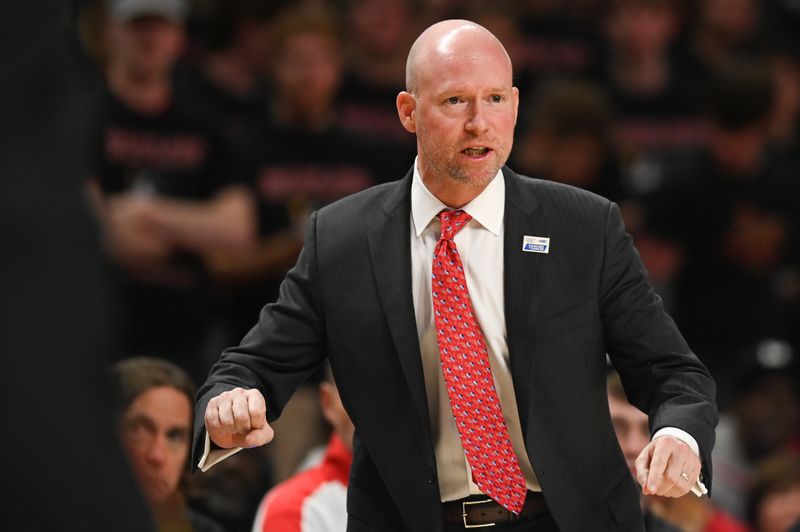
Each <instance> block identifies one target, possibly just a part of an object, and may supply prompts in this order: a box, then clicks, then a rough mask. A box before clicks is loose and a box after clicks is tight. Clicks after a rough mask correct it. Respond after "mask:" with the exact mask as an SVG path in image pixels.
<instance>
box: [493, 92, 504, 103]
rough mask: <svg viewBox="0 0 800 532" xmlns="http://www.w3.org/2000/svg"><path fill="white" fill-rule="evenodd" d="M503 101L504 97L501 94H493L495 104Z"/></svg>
mask: <svg viewBox="0 0 800 532" xmlns="http://www.w3.org/2000/svg"><path fill="white" fill-rule="evenodd" d="M502 101H503V97H502V96H500V95H499V94H492V102H493V103H500V102H502Z"/></svg>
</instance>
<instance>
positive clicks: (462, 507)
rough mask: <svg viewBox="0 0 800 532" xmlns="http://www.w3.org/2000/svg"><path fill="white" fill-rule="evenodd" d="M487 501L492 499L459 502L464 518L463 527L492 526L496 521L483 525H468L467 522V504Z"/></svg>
mask: <svg viewBox="0 0 800 532" xmlns="http://www.w3.org/2000/svg"><path fill="white" fill-rule="evenodd" d="M487 502H493V501H492V499H486V500H483V501H464V502H462V503H461V517H462V518H463V519H464V528H484V527H487V526H494V525H496V524H497V523H485V524H483V525H470V524H468V523H467V505H473V504H486V503H487Z"/></svg>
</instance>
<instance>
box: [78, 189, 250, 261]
mask: <svg viewBox="0 0 800 532" xmlns="http://www.w3.org/2000/svg"><path fill="white" fill-rule="evenodd" d="M87 191H88V195H89V202H90V204H91V206H92V210H93V211H94V213H95V215H96V216H97V218H98V220H99V221H100V222H101V225H102V227H103V230H104V235H105V241H106V247H107V249H108V251H109V253H110V255H111V256H112V257H114V258H115V259H116V260H117V262H119V263H120V264H121V265H122V266H123V267H125V268H126V269H129V270H133V271H141V270H146V269H152V268H158V267H160V266H161V265H163V263H164V262H165V261H166V260H167V259H168V258H169V256H170V255H171V254H172V253H173V252H174V251H177V250H183V251H192V252H194V253H197V254H199V255H201V256H203V257H206V258H209V257H213V256H215V255H221V254H224V253H240V252H244V251H248V250H250V249H251V248H252V247H253V244H254V242H255V232H256V216H255V207H254V205H253V199H252V197H251V194H250V192H249V191H248V189H247V188H246V187H244V186H243V185H230V186H227V187H225V188H223V189H221V190H220V191H219V192H218V193H217V194H216V195H215V196H214V197H213V198H211V199H209V200H186V199H174V198H165V197H158V196H152V195H142V194H138V193H135V192H126V193H121V194H113V195H103V193H102V192H101V191H100V188H99V185H98V183H97V181H96V180H94V179H93V180H89V181H88V183H87Z"/></svg>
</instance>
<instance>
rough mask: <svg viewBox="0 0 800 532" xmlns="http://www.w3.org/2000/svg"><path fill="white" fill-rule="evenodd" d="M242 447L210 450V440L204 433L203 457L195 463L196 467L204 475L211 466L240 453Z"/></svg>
mask: <svg viewBox="0 0 800 532" xmlns="http://www.w3.org/2000/svg"><path fill="white" fill-rule="evenodd" d="M243 448H244V447H234V448H233V449H213V450H212V449H211V438H210V437H209V436H208V432H206V441H205V446H204V447H203V456H202V457H200V461H199V462H198V463H197V467H198V468H199V469H200V471H202V472H203V473H205V472H206V471H208V470H209V469H211V467H212V466H214V465H216V464H218V463H220V462H222V461H223V460H225V459H226V458H228V457H229V456H233V455H234V454H236V453H238V452H239V451H241V450H242V449H243Z"/></svg>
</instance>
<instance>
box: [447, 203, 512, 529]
mask: <svg viewBox="0 0 800 532" xmlns="http://www.w3.org/2000/svg"><path fill="white" fill-rule="evenodd" d="M439 219H440V220H441V222H442V236H441V238H440V239H439V242H437V243H436V249H435V250H434V252H433V282H432V286H433V314H434V321H435V324H436V336H437V339H438V341H439V354H440V356H441V359H442V373H443V374H444V381H445V384H446V385H447V395H448V396H449V397H450V407H451V408H452V410H453V417H454V418H455V421H456V427H457V428H458V433H459V434H460V435H461V444H462V446H463V447H464V453H465V454H466V456H467V461H468V462H469V465H470V468H472V479H473V481H474V482H475V484H477V486H478V487H479V488H480V489H481V491H482V492H483V493H485V494H486V495H488V496H489V497H491V498H492V499H494V500H495V501H497V502H498V503H499V504H501V505H503V506H504V507H505V508H507V509H508V510H511V511H512V512H515V513H517V514H518V513H519V512H520V511H522V506H523V505H524V504H525V495H526V494H527V487H526V485H525V477H524V476H523V475H522V470H521V469H520V467H519V462H518V461H517V456H516V455H515V454H514V449H513V448H512V446H511V438H509V436H508V428H507V427H506V424H505V421H504V420H503V412H502V411H501V410H500V401H499V399H498V397H497V391H496V390H495V387H494V380H493V378H492V369H491V367H490V366H489V353H488V351H487V350H486V342H485V341H484V338H483V333H482V332H481V329H480V327H479V326H478V322H477V320H476V319H475V313H474V312H473V310H472V302H471V301H470V298H469V291H468V290H467V281H466V279H465V277H464V267H463V265H462V264H461V258H460V257H459V256H458V249H457V248H456V243H455V242H454V241H453V238H455V235H456V233H458V231H459V230H461V229H462V228H463V227H464V226H465V225H467V223H468V222H469V221H470V220H471V219H472V217H471V216H470V215H469V214H467V213H465V212H464V211H461V210H457V211H442V212H441V213H439Z"/></svg>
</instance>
